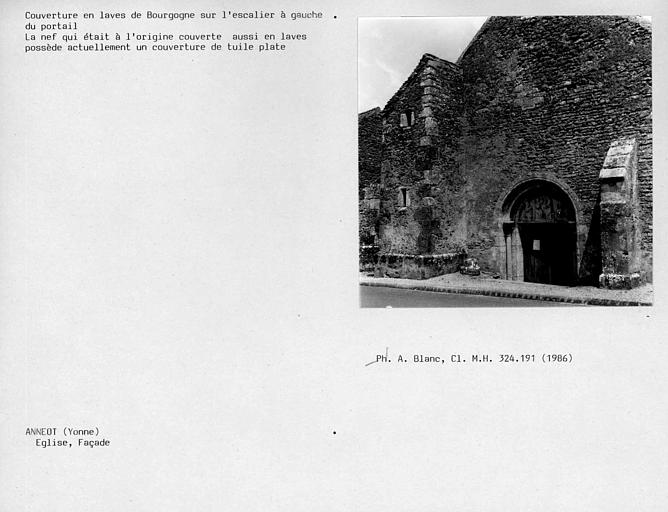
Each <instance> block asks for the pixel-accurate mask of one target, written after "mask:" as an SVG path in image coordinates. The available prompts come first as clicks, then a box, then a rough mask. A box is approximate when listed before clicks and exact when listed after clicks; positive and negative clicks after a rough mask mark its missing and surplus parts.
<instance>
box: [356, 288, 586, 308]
mask: <svg viewBox="0 0 668 512" xmlns="http://www.w3.org/2000/svg"><path fill="white" fill-rule="evenodd" d="M360 306H361V307H363V308H385V307H388V306H390V307H393V308H471V307H474V308H475V307H479V308H506V307H523V308H533V307H554V306H557V307H558V306H562V307H563V306H574V304H567V303H564V302H549V301H543V300H529V299H512V298H506V297H489V296H486V295H469V294H465V293H441V292H423V291H417V290H404V289H400V288H389V287H385V286H360Z"/></svg>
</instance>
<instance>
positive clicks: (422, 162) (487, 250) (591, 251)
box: [359, 16, 652, 288]
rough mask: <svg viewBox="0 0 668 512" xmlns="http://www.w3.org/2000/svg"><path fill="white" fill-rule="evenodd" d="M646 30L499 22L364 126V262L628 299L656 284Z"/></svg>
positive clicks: (416, 77) (378, 268) (412, 80)
mask: <svg viewBox="0 0 668 512" xmlns="http://www.w3.org/2000/svg"><path fill="white" fill-rule="evenodd" d="M651 115H652V72H651V30H650V27H649V26H648V24H647V23H646V22H645V21H643V20H642V19H639V18H632V17H622V16H554V17H552V16H549V17H492V18H489V19H488V20H487V22H486V23H485V24H484V25H483V26H482V27H481V29H480V31H479V32H478V34H477V35H476V36H475V37H474V39H473V41H472V42H471V43H470V44H469V46H468V47H467V49H466V50H465V51H464V52H463V54H462V55H461V57H460V58H459V60H458V61H457V62H456V63H452V62H448V61H445V60H443V59H440V58H438V57H436V56H435V55H431V54H426V55H424V56H423V57H422V59H421V60H420V62H419V63H418V65H417V67H416V68H415V70H414V71H413V72H412V73H411V75H410V76H409V77H408V79H407V80H406V81H405V83H404V84H403V85H402V86H401V87H400V88H399V90H398V91H397V92H396V93H395V94H394V96H393V97H392V98H391V99H390V100H389V102H388V103H387V105H385V107H384V108H383V109H382V110H381V109H378V108H377V109H372V110H370V111H367V112H364V113H362V114H360V115H359V167H360V169H359V171H360V191H359V193H360V241H361V244H362V252H361V258H362V260H363V262H366V265H367V269H368V268H369V267H373V268H374V270H375V273H376V275H380V276H382V275H388V276H394V277H413V278H426V277H431V276H433V275H437V274H439V273H445V272H452V271H456V270H457V269H458V268H459V265H460V264H461V262H462V259H463V258H464V257H473V258H476V259H477V261H478V263H479V265H480V267H481V268H482V269H483V271H488V272H492V273H496V274H498V275H500V277H502V278H505V279H513V280H525V281H532V282H543V283H551V284H561V285H592V284H593V285H597V286H604V287H612V288H617V287H624V288H626V287H632V286H636V285H639V284H641V283H642V282H645V281H647V280H651V269H652V117H651Z"/></svg>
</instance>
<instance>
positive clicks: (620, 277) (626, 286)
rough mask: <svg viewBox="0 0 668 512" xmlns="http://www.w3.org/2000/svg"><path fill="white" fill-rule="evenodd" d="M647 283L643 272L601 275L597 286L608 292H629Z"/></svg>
mask: <svg viewBox="0 0 668 512" xmlns="http://www.w3.org/2000/svg"><path fill="white" fill-rule="evenodd" d="M646 282H647V274H646V273H645V272H643V271H641V272H634V273H632V274H601V275H600V276H599V278H598V284H599V286H600V287H601V288H608V289H610V290H630V289H631V288H637V287H638V286H640V285H642V284H645V283H646Z"/></svg>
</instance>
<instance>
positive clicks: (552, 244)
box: [518, 222, 577, 286]
mask: <svg viewBox="0 0 668 512" xmlns="http://www.w3.org/2000/svg"><path fill="white" fill-rule="evenodd" d="M518 228H519V234H520V239H521V242H522V253H523V255H524V280H525V281H529V282H532V283H545V284H558V285H562V286H573V285H575V282H576V275H577V273H576V261H577V260H576V254H575V247H576V240H575V224H574V223H549V222H535V223H519V224H518Z"/></svg>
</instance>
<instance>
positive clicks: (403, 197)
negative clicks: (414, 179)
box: [398, 187, 411, 208]
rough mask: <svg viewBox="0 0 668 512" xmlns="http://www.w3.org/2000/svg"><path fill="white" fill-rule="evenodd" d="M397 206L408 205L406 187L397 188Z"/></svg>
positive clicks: (404, 206) (403, 206)
mask: <svg viewBox="0 0 668 512" xmlns="http://www.w3.org/2000/svg"><path fill="white" fill-rule="evenodd" d="M398 199H399V207H400V208H406V207H407V206H410V204H411V200H410V197H409V195H408V189H407V188H406V187H401V188H400V189H399V197H398Z"/></svg>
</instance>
